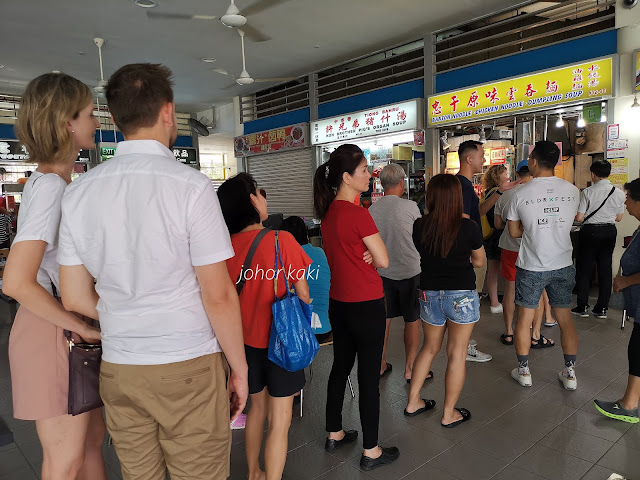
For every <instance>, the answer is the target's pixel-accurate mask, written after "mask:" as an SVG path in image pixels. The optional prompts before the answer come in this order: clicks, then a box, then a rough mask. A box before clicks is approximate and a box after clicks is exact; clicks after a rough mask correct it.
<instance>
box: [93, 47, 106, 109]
mask: <svg viewBox="0 0 640 480" xmlns="http://www.w3.org/2000/svg"><path fill="white" fill-rule="evenodd" d="M93 43H95V44H96V47H98V60H99V61H100V81H99V82H98V85H96V86H95V87H93V90H94V91H95V92H96V93H97V94H98V97H100V98H104V90H105V87H106V86H107V81H106V80H105V79H104V69H103V68H102V46H103V45H104V39H103V38H94V39H93Z"/></svg>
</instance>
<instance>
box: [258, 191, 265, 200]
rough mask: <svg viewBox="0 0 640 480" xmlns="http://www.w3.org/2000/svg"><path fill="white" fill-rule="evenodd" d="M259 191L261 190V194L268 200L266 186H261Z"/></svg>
mask: <svg viewBox="0 0 640 480" xmlns="http://www.w3.org/2000/svg"><path fill="white" fill-rule="evenodd" d="M258 191H259V192H260V195H262V198H264V199H265V200H266V199H267V191H266V190H265V189H264V188H261V189H259V190H258Z"/></svg>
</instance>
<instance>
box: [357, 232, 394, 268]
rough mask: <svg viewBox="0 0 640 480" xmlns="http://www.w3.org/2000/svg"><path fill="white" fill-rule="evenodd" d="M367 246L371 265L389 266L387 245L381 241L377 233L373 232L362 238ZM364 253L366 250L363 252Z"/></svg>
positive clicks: (377, 266) (378, 266)
mask: <svg viewBox="0 0 640 480" xmlns="http://www.w3.org/2000/svg"><path fill="white" fill-rule="evenodd" d="M362 241H363V242H364V244H365V245H366V247H367V251H368V252H369V253H370V254H371V256H372V257H373V262H372V263H373V266H374V267H376V268H387V267H388V266H389V254H388V253H387V247H386V246H385V244H384V242H383V241H382V237H381V236H380V234H379V233H374V234H373V235H369V236H368V237H364V238H363V239H362ZM365 255H366V252H365Z"/></svg>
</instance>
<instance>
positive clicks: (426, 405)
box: [404, 398, 436, 417]
mask: <svg viewBox="0 0 640 480" xmlns="http://www.w3.org/2000/svg"><path fill="white" fill-rule="evenodd" d="M422 401H423V402H424V407H422V408H419V409H418V410H416V411H415V412H411V413H409V412H407V409H406V408H405V409H404V416H405V417H415V416H416V415H420V414H421V413H424V412H428V411H429V410H431V409H432V408H433V407H435V406H436V401H435V400H425V399H424V398H423V399H422Z"/></svg>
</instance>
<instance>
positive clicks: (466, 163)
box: [456, 140, 493, 362]
mask: <svg viewBox="0 0 640 480" xmlns="http://www.w3.org/2000/svg"><path fill="white" fill-rule="evenodd" d="M458 157H459V158H460V171H459V172H458V175H456V177H458V180H460V183H461V184H462V201H463V204H464V214H465V216H467V217H469V218H470V219H471V220H473V221H474V222H476V223H477V224H478V228H480V230H481V231H482V224H481V223H480V210H479V205H480V200H479V199H478V195H476V192H475V190H474V189H473V183H472V180H473V176H474V175H475V174H476V173H482V165H483V164H484V148H483V147H482V143H480V142H477V141H475V140H467V141H466V142H462V143H461V144H460V146H459V147H458ZM476 345H477V342H476V341H475V340H473V339H472V340H470V341H469V347H468V348H467V361H470V362H488V361H490V360H491V359H492V358H493V357H492V356H491V355H489V354H488V353H482V352H480V351H479V350H478V349H477V348H476Z"/></svg>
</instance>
